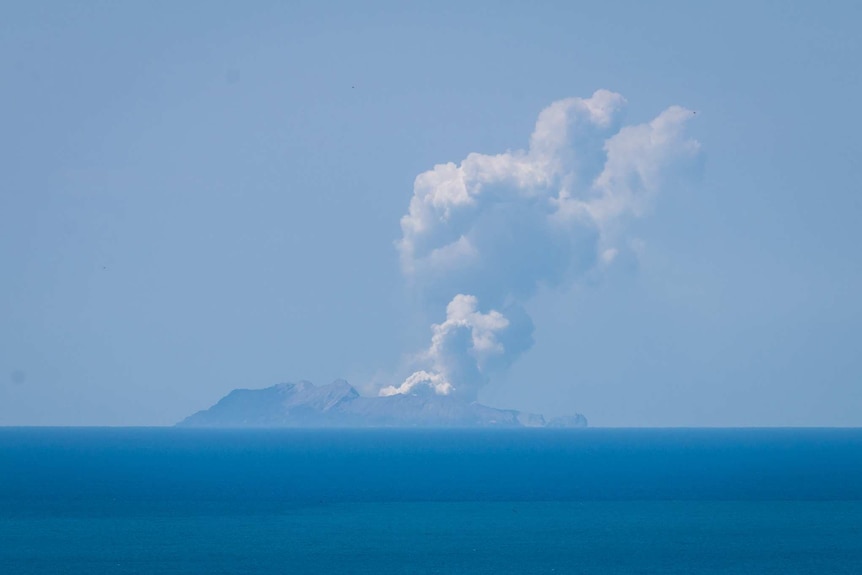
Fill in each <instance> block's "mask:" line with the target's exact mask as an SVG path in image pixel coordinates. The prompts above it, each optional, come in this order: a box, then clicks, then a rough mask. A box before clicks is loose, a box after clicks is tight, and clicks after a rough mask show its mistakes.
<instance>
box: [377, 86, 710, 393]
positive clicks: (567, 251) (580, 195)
mask: <svg viewBox="0 0 862 575" xmlns="http://www.w3.org/2000/svg"><path fill="white" fill-rule="evenodd" d="M624 104H625V99H624V98H623V97H622V96H621V95H619V94H616V93H613V92H609V91H607V90H599V91H597V92H595V93H594V94H593V95H592V97H590V98H587V99H582V98H567V99H564V100H559V101H557V102H554V103H553V104H551V105H550V106H548V107H547V108H545V109H544V110H542V112H541V113H540V114H539V117H538V120H537V121H536V127H535V129H534V131H533V134H532V136H531V138H530V145H529V148H528V149H527V150H516V151H509V152H505V153H502V154H497V155H486V154H479V153H471V154H469V155H468V156H467V157H466V158H465V159H464V160H462V161H461V163H460V164H455V163H452V162H450V163H447V164H438V165H436V166H434V169H432V170H429V171H427V172H424V173H422V174H420V175H419V176H417V177H416V180H415V182H414V186H413V198H412V199H411V200H410V208H409V211H408V213H407V214H406V215H405V216H404V217H402V219H401V229H402V237H401V239H400V240H399V241H398V243H397V246H398V250H399V253H400V256H401V266H402V270H403V273H404V274H405V276H406V277H407V279H408V281H409V282H410V283H411V285H412V286H413V287H414V288H415V289H417V290H418V291H419V292H421V294H422V295H423V296H424V297H425V298H427V299H428V300H429V301H448V300H449V299H450V298H452V299H451V301H450V302H449V304H448V306H447V308H446V320H445V321H444V322H443V323H440V324H435V325H433V326H432V339H431V346H430V347H429V349H428V350H427V351H426V352H425V353H423V354H421V355H420V356H419V360H418V363H420V364H421V365H420V366H419V367H421V368H420V369H418V370H417V371H416V372H414V373H413V374H412V375H410V376H409V377H408V378H407V379H406V380H405V381H404V382H403V383H402V384H401V385H400V386H397V387H396V386H389V387H386V388H384V389H382V390H381V391H380V393H381V394H382V395H392V394H396V393H415V392H417V391H418V390H420V389H422V388H425V389H426V390H431V391H432V392H434V393H438V394H450V393H457V394H461V395H464V396H465V397H471V398H475V395H476V393H477V391H478V389H479V388H480V387H481V386H482V385H484V384H485V383H487V381H488V378H489V374H490V373H491V372H493V370H494V369H497V368H500V367H505V366H507V365H508V364H510V363H511V362H512V361H514V360H515V359H516V358H517V357H518V355H520V354H521V353H522V352H523V351H525V350H526V349H528V348H529V347H530V345H532V330H533V324H532V322H531V321H530V319H529V317H528V316H527V315H526V313H525V312H524V311H523V308H522V307H521V306H520V304H521V303H523V302H525V301H526V300H527V299H529V298H530V296H532V295H533V294H534V293H535V291H536V289H537V288H538V287H539V286H540V285H546V286H552V287H553V286H559V285H568V284H571V283H572V282H575V281H577V279H578V278H579V277H581V276H583V274H584V273H586V272H588V271H590V270H592V269H595V268H597V267H600V266H606V265H611V263H612V261H613V260H614V258H615V257H616V255H617V253H618V252H619V250H620V249H623V248H624V245H623V244H621V242H622V241H623V240H624V228H625V222H626V221H627V220H628V219H629V218H631V217H640V216H643V215H644V214H645V213H646V212H647V210H648V209H649V207H650V204H651V201H652V199H653V198H654V196H655V195H656V194H657V193H658V192H659V190H660V189H661V188H662V187H663V185H664V184H665V183H666V181H667V180H668V178H669V177H672V176H673V175H674V174H676V173H678V172H679V170H680V169H681V168H684V167H685V166H686V165H688V164H690V163H691V161H692V160H693V159H694V158H696V157H697V155H698V154H699V149H700V145H699V144H698V142H697V141H695V140H693V139H690V138H688V137H687V136H686V135H685V133H684V127H685V123H686V122H687V121H688V120H689V119H691V118H692V117H693V115H694V113H693V112H691V111H689V110H686V109H684V108H681V107H679V106H672V107H670V108H668V109H666V110H665V111H664V112H662V113H661V114H659V115H658V116H657V117H656V118H655V119H653V120H652V121H650V122H648V123H645V124H639V125H632V126H624V127H621V126H620V119H619V116H620V112H621V110H622V108H623V106H624ZM466 294H469V295H466ZM480 301H481V302H482V305H483V306H488V308H489V311H487V312H484V313H483V312H482V311H480V310H479V302H480ZM500 310H502V311H500Z"/></svg>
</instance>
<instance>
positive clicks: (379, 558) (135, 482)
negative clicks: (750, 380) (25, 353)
mask: <svg viewBox="0 0 862 575" xmlns="http://www.w3.org/2000/svg"><path fill="white" fill-rule="evenodd" d="M49 573H50V574H64V573H68V574H91V573H118V574H126V573H171V574H220V573H225V574H228V573H230V574H233V573H236V574H246V573H248V574H263V573H266V574H269V573H368V574H372V573H373V574H381V575H384V574H390V573H393V574H394V573H403V574H414V573H415V574H426V573H427V574H432V573H434V574H449V573H465V574H468V573H469V574H484V573H488V574H491V573H493V574H498V573H512V574H515V573H517V574H524V573H557V574H559V573H584V574H609V575H614V574H623V573H625V574H635V573H637V574H653V573H655V574H672V573H680V574H699V573H710V574H717V573H739V574H766V573H769V574H773V573H774V574H782V575H783V574H795V573H799V574H802V573H846V574H853V575H858V574H860V573H862V430H841V429H814V430H798V429H778V430H751V429H739V430H705V429H678V430H601V429H588V430H571V431H567V430H560V431H552V430H520V431H472V430H458V431H456V430H450V431H401V430H398V431H396V430H356V431H343V430H342V431H334V430H333V431H299V430H278V431H276V430H258V431H237V430H234V431H219V430H193V429H40V428H32V429H23V428H21V429H0V574H2V575H17V574H28V575H29V574H49Z"/></svg>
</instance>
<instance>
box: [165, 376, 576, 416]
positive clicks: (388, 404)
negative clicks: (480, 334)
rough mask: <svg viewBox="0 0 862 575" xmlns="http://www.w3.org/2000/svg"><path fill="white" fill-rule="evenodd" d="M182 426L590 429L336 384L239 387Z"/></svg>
mask: <svg viewBox="0 0 862 575" xmlns="http://www.w3.org/2000/svg"><path fill="white" fill-rule="evenodd" d="M177 425H178V426H182V427H586V425H587V420H586V418H585V417H584V416H583V415H580V414H576V415H574V416H569V417H561V418H555V419H551V420H549V421H546V420H545V418H544V417H542V416H541V415H536V414H532V413H523V412H520V411H516V410H513V409H495V408H493V407H487V406H484V405H481V404H479V403H475V402H467V401H464V400H462V399H458V398H455V397H451V396H447V395H434V394H432V393H421V394H411V395H407V394H399V395H391V396H387V397H363V396H361V395H359V393H358V392H357V391H356V389H354V388H353V387H352V386H351V385H350V384H349V383H347V382H346V381H344V380H336V381H334V382H332V383H330V384H329V385H322V386H315V385H313V384H312V383H310V382H307V381H300V382H298V383H280V384H278V385H274V386H272V387H267V388H265V389H235V390H233V391H231V392H230V393H229V394H227V395H226V396H225V397H223V398H222V399H221V400H220V401H219V402H218V403H216V404H215V405H213V406H212V407H210V408H209V409H206V410H203V411H199V412H197V413H195V414H193V415H191V416H189V417H187V418H185V419H184V420H183V421H181V422H180V423H178V424H177Z"/></svg>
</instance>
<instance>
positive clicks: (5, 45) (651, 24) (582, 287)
mask: <svg viewBox="0 0 862 575" xmlns="http://www.w3.org/2000/svg"><path fill="white" fill-rule="evenodd" d="M860 22H862V4H860V3H852V2H842V3H832V4H830V5H829V7H828V9H824V8H823V7H822V6H820V5H817V4H816V3H813V2H795V1H792V0H791V1H788V2H736V1H730V2H721V3H706V2H703V3H702V2H663V1H659V2H650V3H645V2H635V1H633V0H621V1H612V2H586V3H579V2H577V3H576V2H546V3H539V4H537V5H533V4H530V3H527V2H504V3H497V4H495V5H494V6H491V5H490V4H486V3H473V2H448V1H445V0H444V1H440V2H428V3H421V4H420V3H382V2H380V3H378V2H374V1H371V2H363V3H347V2H343V3H336V4H326V5H324V4H322V3H313V2H270V1H268V0H263V1H261V2H257V3H255V4H254V5H253V6H251V7H249V6H246V5H240V4H239V3H212V2H200V1H198V0H190V1H188V2H182V3H158V4H150V3H131V2H123V3H120V2H114V3H94V2H91V3H74V2H66V3H61V2H56V3H51V4H43V3H38V2H2V3H0V78H2V89H0V134H2V137H0V158H2V162H0V375H2V376H0V425H133V426H137V425H171V424H173V423H175V422H177V421H179V420H181V419H182V418H184V417H186V416H187V415H189V414H191V413H195V412H197V411H199V410H202V409H205V408H207V407H208V406H211V405H213V404H214V403H216V402H217V401H218V400H219V399H220V398H222V397H224V396H225V395H227V394H228V393H229V392H230V391H231V390H233V389H237V388H267V387H270V386H273V385H276V384H279V383H284V382H297V381H301V380H309V381H313V382H316V383H317V384H325V383H327V382H331V381H333V380H335V379H338V378H344V379H346V380H347V381H349V382H350V383H351V385H353V386H354V387H355V388H356V389H357V391H358V392H360V393H361V394H362V395H364V396H368V397H377V396H379V394H380V393H381V392H383V393H384V394H398V393H399V392H404V391H407V390H412V391H413V392H415V393H417V394H418V393H434V394H438V395H439V393H448V394H450V395H452V396H453V397H455V396H457V397H458V398H462V399H463V398H466V399H473V398H475V399H477V400H478V401H479V402H480V403H481V404H483V405H487V406H490V407H493V408H497V409H503V410H512V409H516V410H519V411H523V412H527V413H541V414H543V415H544V416H546V417H548V418H549V419H550V418H553V417H556V416H564V415H567V414H572V413H583V414H584V415H585V416H586V417H587V418H588V419H589V422H590V425H591V426H594V427H602V426H760V425H765V426H857V425H862V385H860V382H862V353H860V349H859V348H860V344H859V342H860V341H862V298H860V297H859V294H860V293H862V257H860V253H859V252H860V250H859V246H860V245H862V226H860V225H859V222H862V195H860V193H859V185H858V180H859V177H858V174H857V172H858V167H857V164H858V160H857V159H858V158H859V157H862V140H860V138H859V134H860V133H862V111H860V105H859V102H860V101H862V76H860V74H859V73H858V71H857V70H858V68H859V60H860V54H862V46H860V43H862V35H860V34H859V29H860Z"/></svg>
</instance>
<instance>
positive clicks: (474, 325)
mask: <svg viewBox="0 0 862 575" xmlns="http://www.w3.org/2000/svg"><path fill="white" fill-rule="evenodd" d="M512 315H513V316H517V314H516V313H513V314H512ZM523 317H526V315H524V316H523ZM431 331H432V336H431V346H430V347H429V348H428V350H427V351H426V352H425V353H424V354H423V356H422V357H421V358H420V361H422V362H423V363H426V364H427V365H428V366H429V369H428V370H425V369H421V370H419V371H416V372H414V373H413V374H411V375H410V376H409V377H408V378H407V379H405V380H404V382H403V383H402V384H401V385H400V386H398V387H396V386H389V387H385V388H383V389H381V390H380V395H395V394H397V393H415V392H418V391H420V390H422V389H423V388H430V389H431V390H433V391H434V392H435V393H438V394H441V395H449V394H450V393H457V394H459V395H461V396H464V397H467V398H469V399H475V395H476V392H477V391H478V389H479V387H481V386H482V385H483V384H484V383H485V382H486V380H487V375H486V374H487V372H489V371H490V370H493V369H494V368H495V367H497V366H499V365H502V364H504V363H505V362H506V361H510V360H511V358H514V357H517V355H518V354H520V353H521V352H522V351H523V350H525V349H526V348H528V347H529V346H530V345H531V344H532V339H531V337H530V334H531V333H532V331H533V326H532V323H530V322H529V318H527V321H526V322H524V321H515V322H512V321H510V320H509V319H507V318H506V317H505V316H504V315H503V314H502V313H500V312H499V311H496V310H491V311H489V312H487V313H482V312H481V311H479V309H478V300H477V299H476V297H475V296H472V295H463V294H458V295H456V296H455V297H454V298H453V299H452V301H451V302H449V305H447V306H446V321H444V322H443V323H439V324H434V325H433V326H431ZM453 382H457V383H453Z"/></svg>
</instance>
